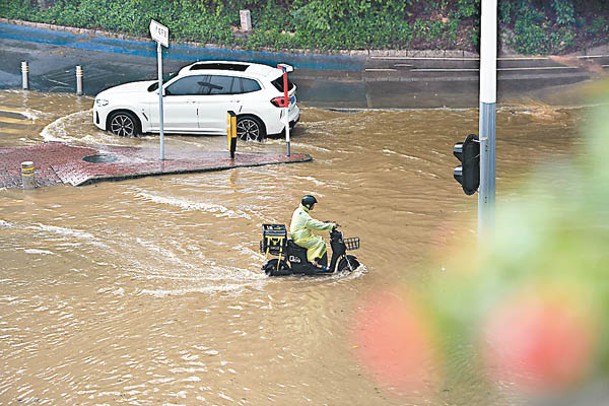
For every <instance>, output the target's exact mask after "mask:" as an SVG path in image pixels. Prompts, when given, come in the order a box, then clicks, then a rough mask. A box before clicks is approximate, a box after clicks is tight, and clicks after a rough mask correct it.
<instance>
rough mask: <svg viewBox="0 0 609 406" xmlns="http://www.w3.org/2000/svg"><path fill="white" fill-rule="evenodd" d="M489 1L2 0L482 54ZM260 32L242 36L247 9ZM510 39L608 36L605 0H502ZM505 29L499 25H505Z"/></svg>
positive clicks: (207, 38)
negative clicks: (48, 0) (49, 0)
mask: <svg viewBox="0 0 609 406" xmlns="http://www.w3.org/2000/svg"><path fill="white" fill-rule="evenodd" d="M481 3H482V0H429V1H427V0H233V1H228V0H121V1H117V0H55V1H54V2H53V5H52V6H51V7H49V8H47V9H41V8H39V7H38V6H37V4H38V2H37V1H36V0H0V17H6V18H14V19H22V20H27V21H37V22H48V23H52V24H58V25H66V26H74V27H83V28H92V29H102V30H107V31H112V32H117V33H123V34H130V35H135V36H144V37H145V36H148V24H149V22H150V19H151V18H154V19H156V20H159V21H161V22H162V23H163V24H165V25H167V26H169V27H170V33H171V36H172V37H173V39H174V40H184V41H196V42H201V43H214V44H217V45H221V46H229V47H230V46H240V47H245V48H249V49H261V48H270V49H277V50H280V49H293V48H304V49H317V50H323V51H333V50H344V49H463V50H469V51H475V50H476V49H477V46H478V42H479V36H480V29H479V27H480V21H479V19H480V7H481ZM242 9H249V10H251V12H252V24H253V27H254V30H253V32H251V33H248V34H246V35H244V34H239V33H238V29H239V26H240V19H239V11H240V10H242ZM498 19H499V22H500V30H501V31H503V32H508V33H510V35H507V36H505V37H506V38H509V39H508V43H507V44H506V45H509V46H512V47H513V48H514V49H515V50H516V51H517V52H520V53H524V54H545V53H559V52H565V51H568V50H570V49H572V48H574V47H576V46H577V45H578V44H579V43H581V42H582V41H583V42H584V43H585V44H586V45H598V44H599V43H603V42H607V39H606V38H607V35H608V34H609V30H608V28H607V27H608V25H609V24H608V23H609V2H606V1H605V0H587V1H585V2H584V1H581V0H552V1H548V2H544V1H540V0H501V1H499V2H498ZM501 31H500V32H501Z"/></svg>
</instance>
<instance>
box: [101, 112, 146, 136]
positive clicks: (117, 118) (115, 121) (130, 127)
mask: <svg viewBox="0 0 609 406" xmlns="http://www.w3.org/2000/svg"><path fill="white" fill-rule="evenodd" d="M108 129H109V130H110V132H112V134H115V135H118V136H121V137H137V136H138V135H140V122H139V121H138V119H137V117H135V115H134V114H132V113H130V112H128V111H118V112H116V113H112V115H111V116H110V118H109V120H108Z"/></svg>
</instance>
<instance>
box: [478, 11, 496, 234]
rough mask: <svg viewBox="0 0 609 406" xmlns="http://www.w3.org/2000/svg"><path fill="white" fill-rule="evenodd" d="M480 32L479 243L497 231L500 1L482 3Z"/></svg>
mask: <svg viewBox="0 0 609 406" xmlns="http://www.w3.org/2000/svg"><path fill="white" fill-rule="evenodd" d="M480 7H481V8H482V9H481V13H480V14H481V17H480V24H481V32H480V113H479V114H480V117H479V131H480V133H479V134H480V189H479V194H478V239H479V240H480V241H484V240H486V239H487V238H488V237H490V236H492V233H493V231H494V228H495V177H496V175H495V161H496V143H495V138H496V127H497V124H496V121H497V0H484V1H483V2H481V6H480Z"/></svg>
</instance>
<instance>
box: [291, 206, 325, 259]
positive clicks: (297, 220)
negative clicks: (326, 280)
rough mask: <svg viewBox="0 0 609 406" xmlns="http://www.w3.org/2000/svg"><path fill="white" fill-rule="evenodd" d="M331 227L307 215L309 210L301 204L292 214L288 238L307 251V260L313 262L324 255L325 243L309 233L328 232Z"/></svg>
mask: <svg viewBox="0 0 609 406" xmlns="http://www.w3.org/2000/svg"><path fill="white" fill-rule="evenodd" d="M332 227H334V223H324V222H323V221H319V220H315V219H314V218H313V217H311V215H310V214H309V209H307V208H306V207H305V206H303V205H302V204H301V205H300V206H299V207H298V208H297V209H296V210H294V214H292V221H291V222H290V237H291V238H292V240H293V241H294V243H295V244H296V245H299V246H301V247H303V248H306V249H307V260H308V261H309V262H313V260H315V259H316V258H321V257H323V255H324V254H325V253H326V243H325V242H324V239H323V238H321V237H320V236H318V235H314V234H313V233H312V232H311V231H312V230H317V231H324V230H326V231H330V230H332Z"/></svg>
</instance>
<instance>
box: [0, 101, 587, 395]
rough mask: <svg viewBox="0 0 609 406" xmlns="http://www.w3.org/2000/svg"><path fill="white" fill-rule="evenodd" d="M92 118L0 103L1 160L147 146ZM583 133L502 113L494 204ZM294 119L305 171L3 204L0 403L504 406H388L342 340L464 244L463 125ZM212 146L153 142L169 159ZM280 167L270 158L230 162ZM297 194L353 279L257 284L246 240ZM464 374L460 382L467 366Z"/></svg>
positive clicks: (467, 211)
mask: <svg viewBox="0 0 609 406" xmlns="http://www.w3.org/2000/svg"><path fill="white" fill-rule="evenodd" d="M91 104H92V99H90V98H78V97H76V96H72V95H66V94H39V93H34V92H30V93H24V92H11V91H6V92H2V93H0V110H3V111H12V112H14V113H15V114H22V115H23V117H24V118H23V119H21V120H16V119H15V120H9V121H10V122H9V123H8V124H4V125H3V126H2V127H0V145H1V146H16V145H31V144H32V143H38V142H42V141H62V142H70V143H76V144H78V143H85V144H90V143H102V144H114V145H131V146H138V145H142V146H151V145H158V137H155V136H151V137H144V138H140V139H120V138H117V137H114V136H112V135H110V134H106V133H102V132H100V131H97V129H96V128H94V126H93V125H92V124H91V120H90V116H91V110H90V107H91ZM582 113H583V109H578V108H549V107H544V106H540V105H535V106H528V107H527V106H511V107H501V108H500V109H499V112H498V119H497V137H498V142H497V148H498V152H497V162H498V163H497V174H498V179H497V190H498V202H501V201H502V200H509V199H510V198H512V197H513V196H514V194H515V193H516V192H515V190H516V189H515V187H516V186H517V185H518V183H519V181H520V179H521V175H523V174H526V173H527V171H528V170H529V168H531V167H532V166H533V165H534V164H535V163H537V162H541V161H543V160H545V159H548V158H551V159H557V158H556V157H559V159H560V158H562V157H566V156H567V155H568V154H569V153H570V152H571V151H572V150H573V148H574V145H576V144H578V143H579V139H578V130H577V128H578V122H579V121H580V120H581V118H580V117H581V116H582ZM302 117H303V119H302V123H301V125H300V127H299V128H298V129H297V131H296V132H295V133H294V134H293V142H292V149H293V150H294V151H297V152H303V153H308V154H310V155H312V156H313V158H314V160H313V162H311V163H306V164H293V165H276V166H266V167H258V168H248V169H235V170H231V171H224V172H215V173H202V174H187V175H180V176H165V177H151V178H143V179H136V180H129V181H123V182H116V183H101V184H96V185H93V186H85V187H79V188H75V187H69V186H65V187H63V186H60V187H51V188H44V189H37V190H34V191H22V190H14V189H13V190H0V280H1V284H0V375H1V377H0V403H2V404H9V405H10V404H49V405H55V404H79V405H86V404H107V405H113V404H133V405H160V404H184V405H194V404H208V405H232V404H237V405H268V404H276V405H404V404H418V405H421V404H429V405H437V404H455V405H457V404H474V403H471V401H472V399H478V400H479V403H478V404H514V402H515V401H517V399H513V398H510V397H509V395H506V394H505V393H500V392H498V391H489V390H488V388H486V387H483V384H482V383H481V381H480V382H479V381H472V382H469V384H470V385H469V386H467V387H459V388H454V387H450V386H443V387H440V388H437V387H436V388H427V389H428V390H426V391H421V392H415V393H400V392H399V391H396V390H393V389H392V388H390V387H387V386H384V385H383V384H381V383H379V382H377V381H375V379H374V377H372V376H371V374H370V373H369V372H368V371H367V370H366V368H365V367H364V366H363V365H361V364H360V363H359V362H358V359H359V357H358V351H362V350H363V349H362V348H361V347H359V346H358V343H357V342H354V340H353V338H352V337H353V329H354V322H353V315H354V312H355V310H356V309H358V308H360V307H361V305H362V303H364V301H365V300H366V298H367V297H368V295H369V294H371V293H372V292H375V291H377V290H379V289H386V288H391V287H395V286H401V287H405V288H408V289H416V288H417V286H418V285H420V284H422V283H424V282H425V280H426V279H427V278H428V277H430V276H433V274H434V273H438V272H442V267H441V264H442V256H443V255H446V254H445V253H446V252H449V251H448V250H447V249H446V248H447V246H448V245H449V243H450V242H451V240H453V239H455V238H458V236H460V235H463V236H464V238H472V239H475V225H472V223H470V222H469V220H470V219H471V218H472V217H474V216H475V213H476V209H477V199H476V197H475V196H474V197H467V196H465V195H464V194H463V193H462V192H461V191H460V188H459V185H458V184H457V183H456V182H455V181H454V179H453V177H452V169H453V167H454V166H456V164H457V160H456V158H454V157H453V155H452V147H453V144H454V143H455V142H459V141H462V140H463V139H464V138H465V135H466V134H468V133H470V132H476V131H477V127H478V112H477V110H476V109H470V110H448V109H439V110H400V111H398V110H395V111H393V110H379V111H376V110H367V111H331V110H321V109H316V108H310V107H307V106H303V116H302ZM225 144H226V142H225V139H224V137H181V136H169V137H167V140H166V146H165V148H166V149H171V148H176V149H181V148H206V149H216V150H219V149H225ZM284 149H285V145H284V143H283V142H282V141H281V140H269V141H267V142H266V143H263V144H255V145H248V144H245V143H239V145H238V150H252V151H257V150H277V151H283V150H284ZM306 193H313V194H315V195H316V196H317V197H318V199H319V201H320V203H319V204H318V206H317V207H316V209H315V213H314V214H315V216H316V217H317V218H320V219H328V220H335V221H338V222H339V223H341V224H342V226H343V227H342V228H343V231H344V232H345V234H346V236H359V237H360V238H361V240H362V247H361V249H360V250H359V251H357V252H356V254H357V255H358V258H359V259H360V260H361V262H362V263H363V264H365V266H363V267H360V269H358V270H357V271H355V272H354V273H352V274H349V275H339V276H330V277H325V278H292V277H290V278H283V279H282V278H276V279H273V278H268V277H266V276H265V275H264V273H263V272H262V271H261V270H260V267H261V265H262V264H263V262H264V258H263V256H262V255H261V254H260V253H259V252H258V244H259V240H260V238H261V225H262V224H263V223H287V222H288V221H289V218H290V215H291V213H292V210H293V209H294V207H295V206H296V205H297V203H298V201H299V199H300V197H301V196H302V195H303V194H306ZM430 258H431V259H433V261H431V260H430ZM432 263H433V264H437V265H430V264H432ZM464 357H466V355H464ZM460 367H461V368H474V367H473V363H472V362H469V361H468V360H467V359H463V360H462V365H460ZM421 393H426V394H425V395H422V394H421Z"/></svg>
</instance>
